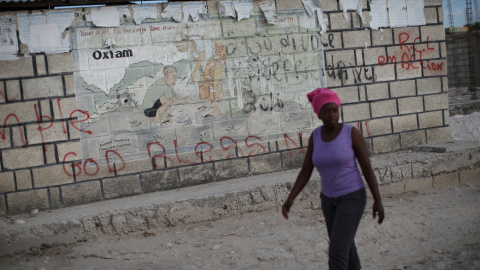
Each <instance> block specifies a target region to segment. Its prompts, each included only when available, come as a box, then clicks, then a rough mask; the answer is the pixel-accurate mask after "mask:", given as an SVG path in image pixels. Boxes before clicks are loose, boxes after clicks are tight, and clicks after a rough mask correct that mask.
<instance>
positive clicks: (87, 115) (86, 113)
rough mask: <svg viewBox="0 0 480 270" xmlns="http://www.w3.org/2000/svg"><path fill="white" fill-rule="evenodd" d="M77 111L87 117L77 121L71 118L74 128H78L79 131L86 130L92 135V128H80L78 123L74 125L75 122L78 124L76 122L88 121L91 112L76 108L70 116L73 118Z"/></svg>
mask: <svg viewBox="0 0 480 270" xmlns="http://www.w3.org/2000/svg"><path fill="white" fill-rule="evenodd" d="M76 112H78V113H81V114H83V115H85V116H86V118H85V119H83V120H75V121H74V120H70V125H72V127H74V128H75V129H76V130H78V131H81V132H85V133H87V134H90V135H91V134H92V131H91V130H83V129H80V128H79V127H77V126H76V125H74V124H76V123H81V122H85V121H88V119H90V114H89V113H88V112H86V111H82V110H74V111H73V112H71V113H70V118H73V114H74V113H76Z"/></svg>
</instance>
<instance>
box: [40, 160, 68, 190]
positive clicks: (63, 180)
mask: <svg viewBox="0 0 480 270" xmlns="http://www.w3.org/2000/svg"><path fill="white" fill-rule="evenodd" d="M65 169H68V166H65ZM65 169H64V166H63V164H62V165H53V166H47V167H42V168H34V169H32V175H33V183H34V185H35V188H39V187H50V186H57V185H64V184H69V183H73V177H71V176H69V175H68V174H67V172H68V173H70V174H72V173H71V172H70V171H67V172H66V171H65Z"/></svg>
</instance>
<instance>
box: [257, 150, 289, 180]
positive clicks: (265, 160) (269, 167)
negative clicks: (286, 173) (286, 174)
mask: <svg viewBox="0 0 480 270" xmlns="http://www.w3.org/2000/svg"><path fill="white" fill-rule="evenodd" d="M249 161H250V173H251V174H252V175H256V174H264V173H271V172H279V171H282V170H283V169H282V160H281V157H280V153H272V154H268V155H260V156H252V157H249Z"/></svg>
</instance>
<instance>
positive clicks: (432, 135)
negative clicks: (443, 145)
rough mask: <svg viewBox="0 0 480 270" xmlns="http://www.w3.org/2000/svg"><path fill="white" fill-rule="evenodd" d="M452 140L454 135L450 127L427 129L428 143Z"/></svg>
mask: <svg viewBox="0 0 480 270" xmlns="http://www.w3.org/2000/svg"><path fill="white" fill-rule="evenodd" d="M451 140H452V135H451V133H450V128H449V127H441V128H431V129H427V142H428V143H436V142H446V141H451Z"/></svg>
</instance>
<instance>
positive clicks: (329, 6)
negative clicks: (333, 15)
mask: <svg viewBox="0 0 480 270" xmlns="http://www.w3.org/2000/svg"><path fill="white" fill-rule="evenodd" d="M286 1H288V0H286ZM322 10H323V11H324V12H325V11H337V10H340V9H339V4H338V1H322Z"/></svg>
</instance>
